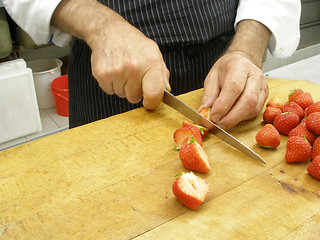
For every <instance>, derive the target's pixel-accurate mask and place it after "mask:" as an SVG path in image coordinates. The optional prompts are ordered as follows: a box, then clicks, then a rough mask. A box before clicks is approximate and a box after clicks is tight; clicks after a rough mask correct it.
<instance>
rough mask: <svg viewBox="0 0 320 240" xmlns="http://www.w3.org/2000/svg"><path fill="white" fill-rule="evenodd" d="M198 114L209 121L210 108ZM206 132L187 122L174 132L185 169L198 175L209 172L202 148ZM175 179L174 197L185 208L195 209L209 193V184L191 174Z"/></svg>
mask: <svg viewBox="0 0 320 240" xmlns="http://www.w3.org/2000/svg"><path fill="white" fill-rule="evenodd" d="M199 113H200V114H202V115H203V116H204V117H206V118H207V119H209V116H210V108H207V107H204V108H202V109H201V110H200V111H199ZM207 132H208V129H207V128H205V127H202V126H199V125H196V124H191V123H187V122H183V123H182V127H181V128H179V129H177V130H176V131H175V132H174V134H173V139H174V142H175V147H176V149H177V150H179V158H180V160H181V162H182V165H183V166H184V167H185V168H186V169H188V170H191V171H196V172H200V173H207V172H209V171H210V170H211V167H210V162H209V158H208V155H207V153H206V152H205V150H204V149H203V147H202V143H203V138H204V137H205V135H206V133H207ZM176 178H177V180H176V181H175V182H174V184H173V186H172V191H173V193H174V195H175V196H176V197H177V198H178V200H179V201H180V202H181V203H182V204H183V205H185V206H186V207H188V208H190V209H197V208H198V207H199V206H200V205H201V204H202V203H203V202H204V200H205V198H206V196H207V194H208V193H209V191H210V186H209V184H208V183H207V182H206V181H205V180H204V179H203V178H201V177H199V176H196V175H195V174H193V172H189V173H180V174H178V175H176Z"/></svg>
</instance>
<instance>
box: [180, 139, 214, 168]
mask: <svg viewBox="0 0 320 240" xmlns="http://www.w3.org/2000/svg"><path fill="white" fill-rule="evenodd" d="M179 158H180V160H181V162H182V165H183V166H184V167H185V168H186V169H189V170H193V171H197V172H202V173H206V172H209V171H210V170H211V167H210V163H209V158H208V155H207V153H206V152H205V150H204V149H203V148H202V147H201V146H200V145H199V143H197V141H196V140H195V139H194V138H192V139H191V141H190V142H189V143H187V144H185V145H183V146H182V147H181V148H180V150H179Z"/></svg>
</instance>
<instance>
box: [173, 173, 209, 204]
mask: <svg viewBox="0 0 320 240" xmlns="http://www.w3.org/2000/svg"><path fill="white" fill-rule="evenodd" d="M176 177H178V179H177V180H176V181H175V182H174V183H173V185H172V192H173V194H174V195H175V196H176V197H177V199H178V200H179V201H180V202H181V203H182V204H183V205H185V206H186V207H188V208H190V209H197V208H198V207H199V206H200V205H201V204H202V203H203V202H204V200H205V198H206V196H207V194H208V193H209V191H210V186H209V184H208V183H207V182H206V180H204V179H203V178H201V177H199V176H196V175H194V174H193V173H192V172H190V173H182V174H178V175H177V176H176Z"/></svg>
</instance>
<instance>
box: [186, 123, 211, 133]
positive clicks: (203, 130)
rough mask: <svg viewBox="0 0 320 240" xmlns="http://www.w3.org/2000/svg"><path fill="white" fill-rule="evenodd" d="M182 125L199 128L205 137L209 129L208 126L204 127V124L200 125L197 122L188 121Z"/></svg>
mask: <svg viewBox="0 0 320 240" xmlns="http://www.w3.org/2000/svg"><path fill="white" fill-rule="evenodd" d="M182 127H188V128H194V127H195V128H198V129H199V131H200V133H201V137H204V136H205V135H206V134H207V132H208V131H209V129H208V128H206V127H203V126H200V125H197V124H192V123H187V122H183V123H182Z"/></svg>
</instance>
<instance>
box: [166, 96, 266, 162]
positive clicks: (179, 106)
mask: <svg viewBox="0 0 320 240" xmlns="http://www.w3.org/2000/svg"><path fill="white" fill-rule="evenodd" d="M162 101H163V102H164V103H165V104H167V105H168V106H170V107H171V108H173V109H174V110H176V111H178V112H179V113H181V114H182V115H184V116H186V117H187V118H189V119H190V120H192V121H193V122H194V123H196V124H198V125H201V126H204V127H206V128H208V129H209V130H210V132H212V133H213V134H214V135H215V136H216V137H218V138H220V139H221V140H222V141H224V142H226V143H228V144H229V145H231V146H232V147H234V148H236V149H238V150H239V151H241V152H243V153H245V154H247V155H248V156H250V157H251V158H253V159H255V160H258V161H260V162H262V163H264V164H266V162H265V161H264V160H263V159H262V158H261V157H260V156H259V155H258V154H257V153H256V152H254V151H253V150H252V149H250V148H249V147H247V146H246V145H244V144H243V143H242V142H240V141H239V140H238V139H236V138H235V137H233V136H232V135H230V134H229V133H227V132H226V131H225V130H223V129H222V128H220V127H219V126H218V125H217V124H215V123H213V122H211V121H209V120H208V119H206V118H205V117H203V116H202V115H201V114H200V113H198V112H197V111H195V110H194V109H192V108H191V107H189V106H188V105H187V104H185V103H184V102H182V101H181V100H180V99H178V98H177V97H175V96H174V95H173V94H172V93H170V92H168V91H167V90H165V91H164V95H163V99H162Z"/></svg>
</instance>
